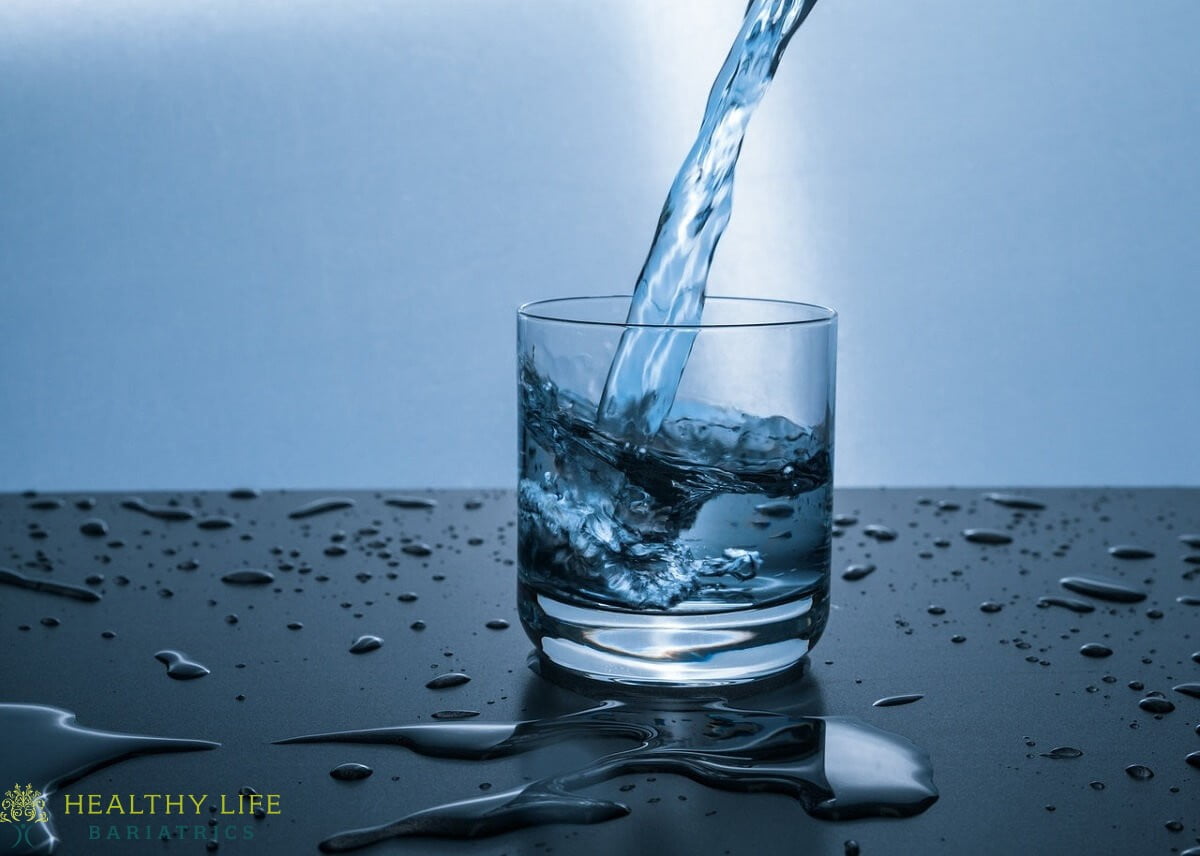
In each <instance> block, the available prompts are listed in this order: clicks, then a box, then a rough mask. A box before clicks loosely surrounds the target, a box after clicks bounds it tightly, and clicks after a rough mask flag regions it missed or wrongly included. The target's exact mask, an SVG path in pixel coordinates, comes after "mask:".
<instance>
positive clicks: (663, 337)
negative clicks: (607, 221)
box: [597, 0, 816, 439]
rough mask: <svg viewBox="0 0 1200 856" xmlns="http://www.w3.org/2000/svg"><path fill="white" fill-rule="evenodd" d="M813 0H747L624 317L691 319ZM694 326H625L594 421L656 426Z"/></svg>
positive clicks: (631, 429) (627, 429)
mask: <svg viewBox="0 0 1200 856" xmlns="http://www.w3.org/2000/svg"><path fill="white" fill-rule="evenodd" d="M815 5H816V0H751V2H750V5H749V7H748V8H747V9H746V17H745V20H744V21H743V22H742V28H741V30H740V31H739V32H738V35H737V38H736V39H735V40H734V43H733V46H732V47H731V48H730V50H729V56H728V57H726V59H725V64H724V65H723V66H721V70H720V72H719V73H718V74H717V78H716V80H715V81H713V86H712V90H711V92H710V93H709V96H708V103H707V105H706V106H705V109H704V118H703V120H702V121H701V123H700V132H699V133H698V134H697V135H696V141H695V143H693V144H692V148H691V150H690V151H689V152H688V154H687V157H686V158H684V161H683V164H682V165H681V166H680V167H679V172H678V173H677V174H676V176H675V181H674V182H673V183H672V184H671V190H670V192H669V193H668V194H667V199H666V202H664V203H663V209H662V213H661V214H660V215H659V220H658V229H657V231H656V232H655V234H654V240H653V241H652V242H651V245H650V252H649V253H648V254H647V256H646V261H645V264H644V265H643V266H642V272H641V274H640V275H639V276H638V281H637V285H636V286H635V288H634V292H633V300H632V302H631V303H630V307H629V316H628V319H627V320H628V323H630V324H641V325H660V326H661V325H666V324H669V325H696V324H699V323H700V320H701V315H702V313H703V310H704V290H705V286H706V285H707V283H708V271H709V268H710V266H711V264H712V258H713V253H714V252H715V251H716V249H717V242H718V241H719V240H720V239H721V235H722V233H723V232H724V231H725V226H726V224H728V222H729V215H730V212H731V211H732V207H733V177H734V167H736V166H737V160H738V155H739V154H740V153H741V149H742V139H743V138H744V136H745V134H746V127H747V125H748V124H749V122H750V117H751V116H752V115H753V113H754V109H755V108H756V107H757V106H758V103H759V102H760V101H761V100H762V97H763V95H764V94H766V91H767V87H768V86H769V85H770V83H771V80H772V79H773V78H774V76H775V69H776V68H777V67H778V65H779V60H780V59H781V58H782V56H783V51H784V49H785V48H786V47H787V43H788V40H789V39H791V37H792V34H793V33H795V32H796V29H797V28H798V27H799V26H800V24H801V23H803V21H804V19H805V18H806V17H808V13H809V12H810V11H812V8H813V6H815ZM695 337H696V333H695V331H694V330H692V331H689V330H662V329H655V328H654V327H636V328H632V329H627V330H626V331H625V333H624V334H623V335H622V337H621V342H620V344H619V345H618V347H617V352H616V354H615V356H614V357H613V361H612V364H611V366H610V367H609V371H608V379H607V381H606V382H605V387H604V395H603V397H602V398H601V401H600V407H599V414H598V420H597V421H598V423H599V425H600V427H601V428H602V429H603V430H604V431H605V432H606V433H608V434H610V435H613V436H618V437H627V438H630V439H633V438H639V437H640V438H648V437H652V436H654V435H655V434H656V433H658V429H659V427H660V426H661V425H662V423H663V420H664V419H665V418H666V415H667V412H668V411H669V410H670V409H671V404H672V402H674V400H675V391H676V389H677V388H678V386H679V381H680V378H681V377H682V375H683V369H684V365H685V364H686V363H687V358H688V355H689V354H690V353H691V349H692V342H693V340H694V339H695Z"/></svg>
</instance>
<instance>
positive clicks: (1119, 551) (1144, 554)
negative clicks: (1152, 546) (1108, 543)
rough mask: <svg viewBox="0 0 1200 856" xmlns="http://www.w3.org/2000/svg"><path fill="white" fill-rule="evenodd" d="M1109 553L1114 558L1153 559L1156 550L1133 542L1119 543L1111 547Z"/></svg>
mask: <svg viewBox="0 0 1200 856" xmlns="http://www.w3.org/2000/svg"><path fill="white" fill-rule="evenodd" d="M1108 553H1109V555H1110V556H1112V557H1113V558H1114V559H1153V558H1154V551H1153V550H1149V549H1147V548H1145V547H1137V546H1134V545H1132V544H1118V545H1116V546H1115V547H1109V548H1108Z"/></svg>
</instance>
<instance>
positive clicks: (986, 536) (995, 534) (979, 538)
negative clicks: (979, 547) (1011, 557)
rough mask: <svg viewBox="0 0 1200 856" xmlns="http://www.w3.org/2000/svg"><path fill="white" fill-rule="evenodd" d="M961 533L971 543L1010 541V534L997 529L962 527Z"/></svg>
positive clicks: (1009, 542)
mask: <svg viewBox="0 0 1200 856" xmlns="http://www.w3.org/2000/svg"><path fill="white" fill-rule="evenodd" d="M962 534H963V537H964V538H966V539H967V540H968V541H970V542H971V543H972V544H1011V543H1012V536H1011V535H1009V534H1008V533H1007V532H1001V531H1000V530H998V529H964V530H963V533H962Z"/></svg>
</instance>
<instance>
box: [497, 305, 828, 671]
mask: <svg viewBox="0 0 1200 856" xmlns="http://www.w3.org/2000/svg"><path fill="white" fill-rule="evenodd" d="M628 307H629V298H628V296H623V297H622V296H607V297H582V298H561V299H554V300H543V301H537V302H534V303H528V304H526V305H524V306H522V307H521V308H520V310H519V312H518V320H517V353H518V396H519V418H520V440H519V443H520V457H519V470H520V474H519V475H520V483H519V499H518V524H519V540H518V607H519V612H520V616H521V623H522V625H523V626H524V628H525V631H526V633H528V634H529V637H530V638H531V639H532V640H533V643H534V645H535V646H536V649H537V652H538V654H539V655H540V656H541V657H542V658H543V659H544V660H546V661H549V664H551V665H552V666H555V667H559V668H561V669H564V670H566V672H567V673H568V674H571V675H578V676H582V677H585V678H591V679H596V680H601V681H612V682H618V683H622V684H632V685H653V686H664V685H671V686H723V685H732V684H743V683H750V682H754V681H758V680H760V679H763V678H766V677H768V676H771V675H776V674H778V673H782V672H784V671H786V670H789V669H791V668H792V667H795V666H798V665H799V664H801V663H802V661H803V659H804V657H805V655H806V654H807V653H808V651H809V650H810V649H811V648H812V646H813V645H814V644H816V642H817V640H818V639H819V638H820V636H821V633H822V631H823V630H824V628H825V622H826V619H827V618H828V615H829V565H830V534H831V533H830V520H831V513H832V502H833V483H832V473H833V422H834V377H835V364H836V335H837V316H836V313H834V312H833V311H832V310H830V309H826V308H824V307H821V306H814V305H810V304H805V303H795V302H791V301H785V300H759V299H750V298H734V297H709V298H708V299H707V301H706V303H705V307H704V313H703V322H702V323H700V324H697V325H661V326H659V325H637V324H628V323H626V320H625V319H626V313H627V311H628ZM633 336H636V337H641V338H642V339H643V340H645V339H647V338H651V339H652V338H654V337H661V338H662V339H663V341H664V342H665V341H666V339H667V338H671V337H673V338H674V339H675V342H676V344H678V342H679V341H680V340H682V341H683V342H684V343H685V346H684V348H683V352H684V353H686V354H687V360H686V363H685V364H684V367H683V369H682V374H681V375H679V376H678V377H669V376H661V375H662V373H661V372H660V373H659V374H660V376H659V377H658V378H657V380H656V382H655V385H654V386H653V387H652V388H650V389H649V390H648V391H647V390H633V391H628V390H627V391H625V392H629V393H631V394H632V395H633V397H634V398H635V399H637V400H639V401H641V400H642V399H644V404H645V406H646V408H647V409H648V408H649V407H650V406H651V405H652V404H655V403H657V405H658V406H659V409H660V412H662V408H663V407H664V406H665V404H666V403H668V402H669V409H666V410H665V413H666V415H665V418H664V419H663V420H662V421H661V425H660V426H659V427H657V429H656V430H654V431H653V433H649V434H645V433H643V434H638V435H636V436H628V435H627V433H626V432H624V431H622V430H618V429H613V428H612V427H611V426H610V423H609V422H606V421H605V420H603V419H598V417H597V413H598V408H600V405H601V401H602V397H603V395H604V392H605V386H606V379H607V378H608V375H609V368H610V365H611V363H612V361H613V357H614V354H616V353H617V351H618V349H619V348H621V347H622V339H623V338H624V339H626V340H628V339H629V337H633ZM627 343H628V342H627ZM687 343H690V351H689V350H688V349H687V347H686V345H687ZM643 344H645V342H644V341H643ZM675 350H676V351H677V352H678V350H679V349H678V348H676V349H675ZM667 374H668V375H669V374H670V373H669V372H668V373H667ZM676 381H677V383H676ZM638 396H641V398H638Z"/></svg>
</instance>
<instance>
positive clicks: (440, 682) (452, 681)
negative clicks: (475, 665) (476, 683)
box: [425, 672, 471, 690]
mask: <svg viewBox="0 0 1200 856" xmlns="http://www.w3.org/2000/svg"><path fill="white" fill-rule="evenodd" d="M470 680H471V676H470V675H467V674H465V673H463V672H447V673H446V674H444V675H438V676H437V677H436V678H433V679H432V680H430V681H429V682H428V683H426V684H425V686H426V687H427V688H428V689H431V690H445V689H449V688H450V687H461V686H462V685H463V684H465V683H467V682H468V681H470Z"/></svg>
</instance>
